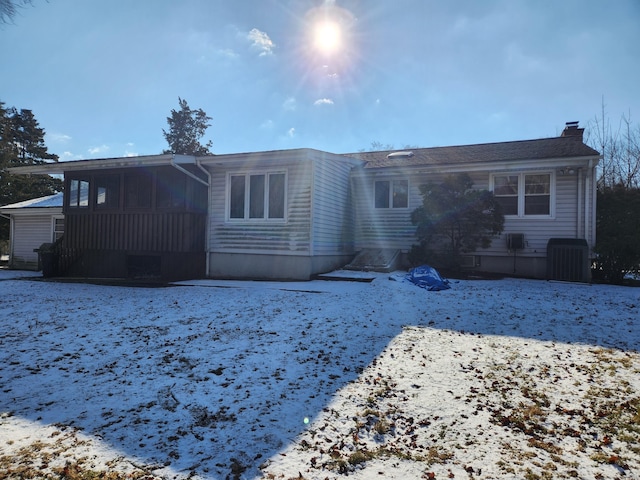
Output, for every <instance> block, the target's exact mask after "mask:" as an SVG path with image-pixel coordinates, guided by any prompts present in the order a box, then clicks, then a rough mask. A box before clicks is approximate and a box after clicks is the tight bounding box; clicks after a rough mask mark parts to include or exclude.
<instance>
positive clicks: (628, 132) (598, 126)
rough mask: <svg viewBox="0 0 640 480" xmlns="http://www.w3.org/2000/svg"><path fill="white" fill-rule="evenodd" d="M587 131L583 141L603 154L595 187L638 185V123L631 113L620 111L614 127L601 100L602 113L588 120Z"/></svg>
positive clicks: (639, 176)
mask: <svg viewBox="0 0 640 480" xmlns="http://www.w3.org/2000/svg"><path fill="white" fill-rule="evenodd" d="M587 132H588V134H587V140H586V143H589V144H591V145H592V146H593V148H595V149H596V150H598V151H599V152H600V153H601V154H602V161H601V162H600V165H599V167H598V168H599V175H598V186H599V187H601V188H607V187H613V186H614V185H622V186H624V187H625V188H638V187H640V125H634V124H633V122H632V120H631V112H629V113H627V114H623V115H622V116H621V117H620V121H619V122H618V126H617V128H615V129H614V128H613V127H612V126H611V122H610V120H609V118H608V116H607V114H606V111H605V104H604V100H603V102H602V111H601V114H600V116H596V117H595V118H594V119H593V120H592V121H591V122H589V125H588V127H587Z"/></svg>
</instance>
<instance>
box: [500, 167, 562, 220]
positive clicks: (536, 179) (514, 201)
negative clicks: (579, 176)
mask: <svg viewBox="0 0 640 480" xmlns="http://www.w3.org/2000/svg"><path fill="white" fill-rule="evenodd" d="M492 180H493V195H494V196H495V197H496V200H498V202H499V203H500V205H502V212H503V213H504V214H505V215H512V216H519V217H523V216H536V215H537V216H547V217H549V216H551V215H552V213H551V174H550V173H521V174H516V175H494V176H493V177H492Z"/></svg>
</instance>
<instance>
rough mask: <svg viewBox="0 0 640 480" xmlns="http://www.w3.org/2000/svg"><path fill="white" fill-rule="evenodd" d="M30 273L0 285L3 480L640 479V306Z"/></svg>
mask: <svg viewBox="0 0 640 480" xmlns="http://www.w3.org/2000/svg"><path fill="white" fill-rule="evenodd" d="M32 276H33V274H31V273H27V272H23V273H21V272H13V271H7V270H0V312H1V313H0V319H1V320H0V478H28V477H27V476H26V475H27V473H28V472H39V475H41V476H42V477H44V476H46V475H47V473H51V472H53V471H55V469H56V468H58V469H60V468H62V467H63V466H64V465H65V464H66V463H67V462H71V463H69V465H79V466H81V467H82V468H84V469H86V470H95V471H100V470H109V471H121V472H123V473H127V472H128V473H130V474H132V475H133V473H135V472H141V471H147V472H151V473H152V474H153V475H154V476H155V477H158V478H166V479H170V478H186V477H189V476H191V477H193V478H201V479H224V478H230V479H233V478H238V479H240V478H246V479H253V478H266V479H290V478H305V479H325V478H329V479H333V478H343V477H347V476H348V477H349V478H354V479H365V478H403V479H413V478H415V479H421V478H427V479H431V478H437V479H443V478H463V479H464V478H474V479H475V478H478V479H491V478H494V479H497V478H529V479H537V478H580V479H594V480H595V479H617V478H640V353H639V351H640V313H639V308H640V289H633V288H628V287H616V286H604V285H592V286H590V285H582V284H569V283H557V282H546V281H534V280H516V279H504V280H491V281H488V280H487V281H483V280H477V281H459V282H454V283H453V284H452V289H451V290H446V291H441V292H427V291H425V290H422V289H420V288H417V287H415V286H413V285H411V284H408V283H403V282H399V281H393V280H390V275H389V274H377V275H375V277H376V278H375V280H374V281H373V282H371V283H362V282H347V281H332V282H329V281H312V282H300V283H275V282H238V281H213V280H202V281H193V282H182V283H181V284H179V285H176V286H171V287H166V288H141V287H137V288H136V287H120V286H99V285H90V284H82V283H58V282H45V281H41V279H40V278H39V276H38V275H37V277H38V278H35V279H34V278H30V277H32ZM18 277H22V278H18ZM29 469H30V470H29ZM58 471H59V470H58ZM1 472H4V474H3V473H1ZM9 472H13V473H9ZM16 472H23V473H22V475H23V476H22V477H18V473H16ZM25 472H27V473H25ZM132 472H133V473H132ZM12 475H14V476H13V477H12Z"/></svg>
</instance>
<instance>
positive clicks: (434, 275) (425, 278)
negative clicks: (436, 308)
mask: <svg viewBox="0 0 640 480" xmlns="http://www.w3.org/2000/svg"><path fill="white" fill-rule="evenodd" d="M405 278H406V279H407V280H408V281H410V282H411V283H413V284H415V285H417V286H419V287H421V288H426V289H427V290H429V291H430V292H438V291H440V290H447V289H449V288H451V285H449V280H447V279H446V278H442V277H441V276H440V274H439V273H438V271H437V270H436V269H435V268H433V267H430V266H429V265H421V266H419V267H416V268H412V269H411V270H409V273H407V275H406V276H405Z"/></svg>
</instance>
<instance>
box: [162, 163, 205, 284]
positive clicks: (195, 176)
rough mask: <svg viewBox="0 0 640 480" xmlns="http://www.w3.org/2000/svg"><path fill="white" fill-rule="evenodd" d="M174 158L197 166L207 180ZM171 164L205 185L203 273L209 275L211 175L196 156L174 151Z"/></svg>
mask: <svg viewBox="0 0 640 480" xmlns="http://www.w3.org/2000/svg"><path fill="white" fill-rule="evenodd" d="M176 158H178V159H184V160H186V161H183V162H181V163H187V164H189V165H195V166H197V167H198V168H199V169H200V170H202V171H203V172H204V173H205V174H206V175H207V181H205V180H202V179H201V178H200V177H198V176H197V175H194V174H193V173H191V172H190V171H189V170H187V169H186V168H184V167H182V166H181V165H179V164H178V163H176ZM171 166H172V167H173V168H175V169H176V170H178V171H180V172H182V173H184V174H185V175H186V176H187V177H189V178H193V179H194V180H195V181H196V182H200V183H201V184H202V185H204V186H206V187H207V210H206V220H205V227H204V228H205V233H204V234H205V237H204V241H205V262H206V263H205V268H206V271H205V274H206V275H209V205H210V202H211V175H209V172H207V170H206V169H205V168H203V167H202V165H200V163H199V161H198V159H196V157H195V156H193V155H176V154H175V153H174V154H173V155H171Z"/></svg>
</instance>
